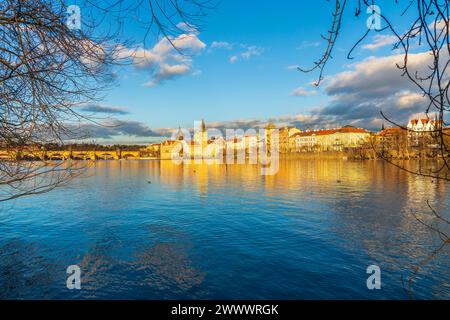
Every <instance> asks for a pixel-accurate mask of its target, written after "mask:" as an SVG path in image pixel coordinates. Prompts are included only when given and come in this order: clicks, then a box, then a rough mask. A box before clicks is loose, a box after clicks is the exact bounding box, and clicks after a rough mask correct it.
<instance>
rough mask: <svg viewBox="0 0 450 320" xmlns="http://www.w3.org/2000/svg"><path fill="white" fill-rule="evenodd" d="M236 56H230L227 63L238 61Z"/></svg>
mask: <svg viewBox="0 0 450 320" xmlns="http://www.w3.org/2000/svg"><path fill="white" fill-rule="evenodd" d="M238 59H239V58H238V56H231V57H230V59H228V61H230V63H235V62H236V61H237V60H238Z"/></svg>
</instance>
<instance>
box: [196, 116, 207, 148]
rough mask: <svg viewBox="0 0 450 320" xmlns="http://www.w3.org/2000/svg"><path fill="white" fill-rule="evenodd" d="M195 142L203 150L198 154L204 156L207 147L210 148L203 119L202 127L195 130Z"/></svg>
mask: <svg viewBox="0 0 450 320" xmlns="http://www.w3.org/2000/svg"><path fill="white" fill-rule="evenodd" d="M194 142H195V145H196V146H198V148H199V149H200V150H201V151H200V150H198V152H201V154H203V152H204V151H205V149H206V147H207V146H208V132H207V131H206V125H205V121H203V119H202V122H201V124H200V126H199V127H198V128H197V129H196V130H195V133H194ZM196 153H197V152H196Z"/></svg>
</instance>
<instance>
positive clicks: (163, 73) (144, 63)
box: [118, 32, 206, 87]
mask: <svg viewBox="0 0 450 320" xmlns="http://www.w3.org/2000/svg"><path fill="white" fill-rule="evenodd" d="M205 47H206V45H205V44H204V43H203V42H202V41H201V40H200V39H199V38H198V33H194V32H191V33H186V34H181V35H179V36H177V37H175V38H169V39H168V38H162V39H161V40H159V41H158V43H156V44H155V46H154V47H153V48H151V49H145V48H125V47H123V48H121V49H120V50H119V52H118V56H119V58H123V59H131V61H132V62H133V65H134V66H135V67H137V68H140V69H145V70H148V71H150V73H151V75H152V79H151V80H150V81H148V82H147V83H146V84H145V85H146V86H149V87H153V86H155V85H158V84H160V83H162V82H164V81H166V80H171V79H175V78H177V77H179V76H182V75H185V74H189V73H191V72H192V65H193V60H192V56H193V55H196V54H198V53H200V52H201V51H202V50H203V49H204V48H205ZM180 52H181V53H180Z"/></svg>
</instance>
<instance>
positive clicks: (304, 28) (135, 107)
mask: <svg viewBox="0 0 450 320" xmlns="http://www.w3.org/2000/svg"><path fill="white" fill-rule="evenodd" d="M355 3H356V2H355ZM388 3H391V2H388ZM348 9H349V10H348V14H347V15H346V17H345V19H344V23H343V26H342V31H341V35H340V39H339V42H338V44H337V46H336V48H335V51H334V54H333V59H332V60H331V61H330V63H329V64H328V66H327V68H326V71H325V75H326V77H327V79H326V81H324V82H323V83H322V85H321V86H320V87H315V86H313V85H312V83H313V82H314V81H315V80H316V79H317V76H318V74H317V73H308V74H305V73H302V72H300V71H298V70H296V69H295V67H296V66H302V67H309V66H312V64H313V63H314V61H315V60H317V59H318V58H319V57H320V55H321V53H322V51H323V48H324V46H325V43H324V41H322V40H321V34H325V33H326V32H327V30H328V28H329V26H330V23H331V13H332V10H333V3H330V2H327V1H325V0H324V1H321V0H319V1H294V0H290V1H283V4H278V3H276V2H274V1H254V0H248V1H242V0H241V1H238V0H226V1H221V2H220V3H219V5H218V7H217V8H216V9H214V10H212V11H209V13H208V15H207V16H206V17H204V18H203V19H202V25H201V27H200V28H199V30H198V31H195V32H194V31H192V30H189V29H187V30H186V32H185V34H186V35H187V37H188V38H187V40H186V38H183V39H184V40H185V42H186V43H185V44H184V45H185V47H184V48H183V49H186V50H183V52H186V53H187V54H188V55H186V56H184V57H183V56H180V55H178V54H177V52H175V51H170V50H169V49H167V47H166V48H165V49H161V47H163V48H164V46H163V45H164V39H163V40H161V39H160V38H157V37H149V38H147V40H146V42H145V44H143V43H141V42H142V41H141V40H140V39H141V38H143V35H142V30H141V29H139V28H137V26H133V25H130V26H128V28H127V30H126V32H127V34H126V36H127V37H131V38H133V40H134V41H135V45H134V48H126V49H125V50H128V51H129V52H133V51H132V50H134V52H137V51H138V50H140V52H141V53H142V54H141V55H140V56H139V54H137V53H136V54H135V56H134V59H132V64H133V65H132V66H126V67H120V68H118V70H116V72H117V83H116V84H115V86H114V87H113V88H112V89H111V90H110V91H108V92H107V94H106V97H105V100H104V101H103V102H101V103H100V104H98V105H96V106H90V108H86V110H89V111H92V110H94V109H95V108H96V109H95V110H97V111H101V112H100V114H102V113H104V114H112V115H113V116H114V118H115V119H119V120H120V121H124V122H127V124H128V126H127V125H125V127H124V128H130V127H132V126H135V129H136V130H134V131H133V130H132V129H131V130H128V129H124V130H118V131H119V132H118V133H113V132H111V130H94V132H95V134H97V135H98V136H97V137H96V138H97V139H99V141H120V142H131V143H132V142H146V141H152V140H155V139H160V137H158V135H160V134H163V135H165V134H167V132H168V131H167V130H166V129H167V128H178V126H182V127H184V128H191V127H192V126H193V124H194V121H196V120H200V119H205V121H206V122H207V124H208V123H210V124H211V125H213V126H217V127H227V126H231V127H233V126H243V127H249V126H252V125H254V126H258V125H262V123H265V122H266V121H268V120H269V119H271V120H274V121H275V122H276V123H278V124H279V125H295V126H297V127H299V128H300V129H302V130H304V129H311V128H319V127H330V126H340V125H345V124H352V125H355V126H362V127H366V128H368V129H376V128H379V126H380V124H381V120H380V117H379V115H378V114H379V109H380V108H383V107H384V108H386V107H389V108H390V106H391V105H399V106H400V107H399V108H398V109H399V110H400V109H402V110H401V112H400V113H399V112H397V110H395V111H394V112H393V117H398V118H399V119H396V120H402V119H403V118H405V119H404V122H406V121H407V120H408V117H409V114H411V115H412V114H414V113H416V112H417V111H418V110H419V108H420V102H421V101H420V99H419V98H418V97H417V96H415V95H414V94H415V93H414V88H412V87H411V86H410V85H409V84H407V83H405V82H404V81H400V83H401V85H400V86H398V87H397V86H394V87H395V88H394V89H395V90H393V89H389V87H390V86H389V85H387V87H388V88H385V89H387V92H385V91H383V90H382V89H383V87H386V83H387V84H389V83H391V82H393V83H397V82H398V81H399V80H398V79H396V77H397V76H399V74H398V71H397V70H395V63H394V62H393V61H394V60H395V58H391V57H394V56H395V55H396V54H398V53H396V52H395V51H394V52H393V51H392V43H393V41H392V36H391V35H389V34H388V33H384V32H380V33H376V32H373V33H372V34H371V35H369V37H368V38H367V39H366V40H365V41H364V42H363V43H361V45H360V46H359V47H358V48H357V50H356V51H355V52H354V55H353V57H354V59H352V60H348V59H347V53H348V50H349V49H350V48H351V47H352V45H353V44H354V43H355V41H356V40H358V39H359V37H360V36H361V35H362V34H363V33H364V32H365V31H366V30H367V27H366V19H367V18H368V15H367V14H365V12H363V13H362V14H361V16H360V17H359V18H355V17H354V15H353V13H354V4H351V5H350V7H349V8H348ZM401 9H402V7H398V6H397V7H396V6H391V5H385V6H382V10H383V13H384V14H392V15H395V13H396V12H398V11H399V10H401ZM404 20H406V21H407V19H406V18H405V19H404ZM396 23H397V24H398V27H399V28H401V27H402V26H401V24H402V23H403V21H400V20H396ZM180 43H181V42H180ZM183 43H184V42H183ZM181 46H183V45H181ZM419 51H420V50H419ZM161 52H162V53H161ZM150 55H151V56H152V57H153V55H156V57H155V58H154V59H153V58H151V59H150V60H151V61H149V59H147V57H149V56H150ZM174 56H175V57H174ZM144 57H145V58H144ZM382 59H387V60H384V62H390V63H391V65H389V66H386V63H380V62H382V61H383V60H382ZM392 59H394V60H392ZM155 61H156V62H155ZM377 66H378V67H379V68H380V70H378V71H377V70H374V71H373V72H374V74H377V75H380V76H381V78H380V79H378V76H373V74H364V73H365V70H369V69H371V68H372V67H374V68H377ZM387 67H389V68H391V69H392V70H390V69H389V70H387V71H386V70H385V68H387ZM164 68H166V69H167V70H166V69H164ZM358 68H359V69H358ZM383 68H384V69H383ZM358 70H359V71H358ZM391 71H392V72H391ZM348 73H350V74H349V75H348ZM384 75H386V76H387V79H383V78H382V77H383V76H384ZM349 76H350V78H349ZM374 78H376V79H377V80H376V81H375V82H374V83H372V84H371V83H370V81H371V79H374ZM367 79H369V80H370V81H367ZM364 83H367V84H368V87H360V86H361V85H362V84H364ZM352 90H353V91H352ZM379 90H381V91H379ZM383 94H386V96H385V97H384V96H383ZM356 95H360V96H356ZM380 98H385V99H386V101H380ZM355 99H358V100H355ZM400 101H403V102H405V101H406V102H408V103H409V104H408V105H407V106H402V104H401V102H400ZM95 134H94V135H95Z"/></svg>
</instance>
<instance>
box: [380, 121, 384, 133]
mask: <svg viewBox="0 0 450 320" xmlns="http://www.w3.org/2000/svg"><path fill="white" fill-rule="evenodd" d="M383 130H384V121H383V122H382V123H381V131H383Z"/></svg>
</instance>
